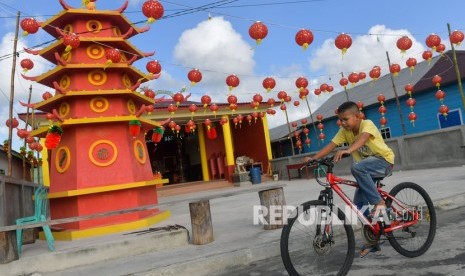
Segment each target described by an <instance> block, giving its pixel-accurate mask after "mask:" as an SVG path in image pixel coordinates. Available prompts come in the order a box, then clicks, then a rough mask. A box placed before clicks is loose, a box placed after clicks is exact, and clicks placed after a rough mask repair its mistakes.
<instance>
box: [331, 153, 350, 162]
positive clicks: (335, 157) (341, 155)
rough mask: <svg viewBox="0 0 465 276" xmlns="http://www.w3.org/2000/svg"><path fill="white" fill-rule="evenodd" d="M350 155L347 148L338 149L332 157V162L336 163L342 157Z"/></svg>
mask: <svg viewBox="0 0 465 276" xmlns="http://www.w3.org/2000/svg"><path fill="white" fill-rule="evenodd" d="M343 155H344V156H343ZM347 155H350V151H348V150H338V151H337V152H336V154H335V155H334V157H333V161H334V163H337V162H338V161H339V160H341V159H342V158H343V157H345V156H347Z"/></svg>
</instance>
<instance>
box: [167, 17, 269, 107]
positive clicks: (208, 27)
mask: <svg viewBox="0 0 465 276" xmlns="http://www.w3.org/2000/svg"><path fill="white" fill-rule="evenodd" d="M253 55H254V50H253V49H252V48H251V46H250V45H249V44H248V43H247V42H246V41H245V40H244V39H243V38H242V36H241V35H240V34H239V33H238V32H237V31H236V30H234V29H233V27H232V25H231V23H230V22H228V21H226V20H225V19H224V18H223V17H214V18H212V19H210V20H206V21H203V22H200V23H199V24H198V25H197V26H196V27H195V28H192V29H189V30H186V31H184V32H183V33H182V34H181V36H180V38H179V40H178V44H177V45H176V46H175V48H174V58H175V59H176V61H177V62H179V63H180V64H181V65H182V66H184V67H186V68H199V69H200V70H201V71H202V74H203V78H202V82H201V88H202V89H203V90H204V91H205V92H206V93H208V94H209V95H210V96H211V97H212V99H214V100H215V99H216V100H218V101H223V102H224V101H225V100H224V97H225V95H226V94H227V92H228V87H227V85H226V82H225V80H226V77H227V76H228V75H230V74H236V75H238V76H239V78H240V85H239V87H237V88H236V89H234V91H233V93H234V94H236V95H237V96H238V98H239V99H241V97H244V98H245V97H247V98H250V100H251V99H252V96H253V92H250V91H259V90H263V88H261V83H259V84H257V83H256V79H255V78H248V77H247V76H251V75H253V69H254V67H255V61H254V59H253ZM187 71H188V70H187ZM198 86H200V84H199V85H198ZM246 95H247V96H246Z"/></svg>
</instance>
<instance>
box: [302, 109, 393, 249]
mask: <svg viewBox="0 0 465 276" xmlns="http://www.w3.org/2000/svg"><path fill="white" fill-rule="evenodd" d="M337 115H338V117H339V120H341V123H342V128H341V129H339V131H338V133H337V134H336V135H335V136H334V138H333V139H332V140H331V142H330V143H329V144H328V145H326V146H325V147H324V148H323V149H321V150H320V151H319V152H318V153H317V154H315V155H314V156H313V157H311V158H307V159H306V161H307V162H309V161H311V160H312V159H319V158H322V157H324V156H326V155H327V154H329V153H330V152H332V151H333V150H334V149H335V148H336V147H337V146H338V145H341V144H342V143H347V144H348V145H349V147H348V148H347V149H345V150H339V151H337V152H336V154H335V155H334V161H335V162H338V161H339V160H340V159H341V158H342V156H343V154H351V155H352V157H353V158H354V161H355V162H354V164H353V165H352V167H351V172H352V175H353V176H354V178H355V179H356V181H357V183H358V185H359V188H357V190H356V191H355V195H354V203H355V204H356V205H357V207H358V208H359V209H362V208H365V210H367V208H368V207H367V205H368V204H371V205H374V210H373V211H374V213H375V214H376V213H377V212H383V211H384V210H385V209H386V204H385V202H384V200H383V199H382V198H381V196H380V195H379V193H378V190H377V187H376V184H375V182H374V181H373V178H376V177H385V176H387V175H389V174H391V171H392V167H393V165H394V152H393V151H392V150H391V149H390V148H389V147H388V146H387V145H386V143H385V142H384V140H383V138H382V136H381V133H380V132H379V130H378V128H377V127H376V126H375V124H374V123H373V122H372V121H371V120H363V119H362V114H361V113H360V111H359V109H358V106H357V104H356V103H354V102H350V101H349V102H345V103H343V104H341V105H340V106H339V107H338V109H337ZM366 213H368V211H367V212H366ZM377 248H378V246H377V244H375V245H373V244H367V245H365V246H364V247H363V248H362V250H361V251H360V256H361V257H363V256H365V255H366V254H368V253H369V252H372V251H376V250H377Z"/></svg>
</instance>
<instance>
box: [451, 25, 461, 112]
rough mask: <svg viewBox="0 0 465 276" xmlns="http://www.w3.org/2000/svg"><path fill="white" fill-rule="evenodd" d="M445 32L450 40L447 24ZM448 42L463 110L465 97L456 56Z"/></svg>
mask: <svg viewBox="0 0 465 276" xmlns="http://www.w3.org/2000/svg"><path fill="white" fill-rule="evenodd" d="M447 30H448V31H449V38H450V35H451V32H450V24H449V23H447ZM449 42H450V47H451V48H452V57H453V60H454V67H455V73H456V74H457V84H458V86H459V92H460V97H461V98H462V105H463V109H464V110H465V95H464V94H463V88H462V78H461V77H460V70H459V64H458V62H457V55H456V54H455V47H454V44H453V43H452V42H451V41H450V39H449Z"/></svg>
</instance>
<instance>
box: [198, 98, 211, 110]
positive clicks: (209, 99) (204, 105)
mask: <svg viewBox="0 0 465 276" xmlns="http://www.w3.org/2000/svg"><path fill="white" fill-rule="evenodd" d="M200 101H201V102H202V104H203V108H207V106H208V105H209V104H210V103H211V101H212V98H210V96H208V95H203V96H202V98H200Z"/></svg>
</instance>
